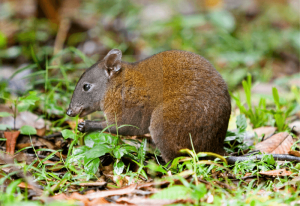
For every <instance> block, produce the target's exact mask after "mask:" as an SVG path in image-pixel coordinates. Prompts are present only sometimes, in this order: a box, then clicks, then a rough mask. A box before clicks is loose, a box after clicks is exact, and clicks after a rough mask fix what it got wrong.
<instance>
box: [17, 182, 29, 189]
mask: <svg viewBox="0 0 300 206" xmlns="http://www.w3.org/2000/svg"><path fill="white" fill-rule="evenodd" d="M18 187H20V188H23V189H25V188H27V189H33V187H32V186H31V185H28V184H27V183H25V182H21V183H20V184H18Z"/></svg>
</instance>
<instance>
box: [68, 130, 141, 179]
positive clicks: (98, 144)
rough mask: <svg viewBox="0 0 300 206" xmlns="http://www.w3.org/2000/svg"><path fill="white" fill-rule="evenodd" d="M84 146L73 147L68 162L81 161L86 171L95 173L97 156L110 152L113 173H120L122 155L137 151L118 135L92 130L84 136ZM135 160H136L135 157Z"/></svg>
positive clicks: (122, 166)
mask: <svg viewBox="0 0 300 206" xmlns="http://www.w3.org/2000/svg"><path fill="white" fill-rule="evenodd" d="M84 143H85V145H84V146H81V147H78V148H74V149H73V153H72V156H71V157H69V162H75V161H79V160H80V161H83V163H84V167H85V170H86V171H87V172H88V173H92V174H95V173H96V172H97V170H98V167H99V164H100V160H99V157H101V156H103V155H105V154H107V153H108V154H110V155H111V156H112V157H113V158H114V159H115V163H114V173H115V174H117V175H120V174H121V173H122V172H123V170H124V168H125V165H124V163H123V162H122V159H121V158H122V157H123V156H130V157H134V156H133V155H131V153H133V152H134V153H137V152H138V150H137V149H136V147H134V146H132V145H129V144H125V143H122V141H121V140H120V138H119V136H113V135H111V134H106V133H102V132H100V133H99V132H94V133H90V134H88V135H86V136H85V138H84ZM136 160H138V159H137V158H136Z"/></svg>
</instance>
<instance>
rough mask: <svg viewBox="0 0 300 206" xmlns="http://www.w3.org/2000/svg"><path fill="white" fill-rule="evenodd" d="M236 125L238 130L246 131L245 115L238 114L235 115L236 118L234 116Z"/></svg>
mask: <svg viewBox="0 0 300 206" xmlns="http://www.w3.org/2000/svg"><path fill="white" fill-rule="evenodd" d="M236 126H237V128H238V130H239V132H244V131H246V128H247V120H246V117H245V115H243V114H240V115H239V116H237V118H236Z"/></svg>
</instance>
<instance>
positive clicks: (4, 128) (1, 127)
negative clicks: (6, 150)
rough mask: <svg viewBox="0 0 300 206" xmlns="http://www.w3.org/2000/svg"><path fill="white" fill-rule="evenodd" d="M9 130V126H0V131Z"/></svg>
mask: <svg viewBox="0 0 300 206" xmlns="http://www.w3.org/2000/svg"><path fill="white" fill-rule="evenodd" d="M6 129H11V126H10V125H8V124H0V130H6Z"/></svg>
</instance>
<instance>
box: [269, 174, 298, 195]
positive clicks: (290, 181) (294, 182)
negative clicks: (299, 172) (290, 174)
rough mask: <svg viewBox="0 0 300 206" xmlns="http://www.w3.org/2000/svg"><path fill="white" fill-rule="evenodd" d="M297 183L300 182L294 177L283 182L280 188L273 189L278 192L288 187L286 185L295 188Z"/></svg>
mask: <svg viewBox="0 0 300 206" xmlns="http://www.w3.org/2000/svg"><path fill="white" fill-rule="evenodd" d="M299 182H300V176H297V177H294V178H293V179H292V180H289V181H287V182H285V183H284V184H283V185H282V186H280V187H274V191H275V192H278V191H279V190H281V189H284V188H285V186H288V185H290V186H293V187H296V186H297V184H299Z"/></svg>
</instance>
